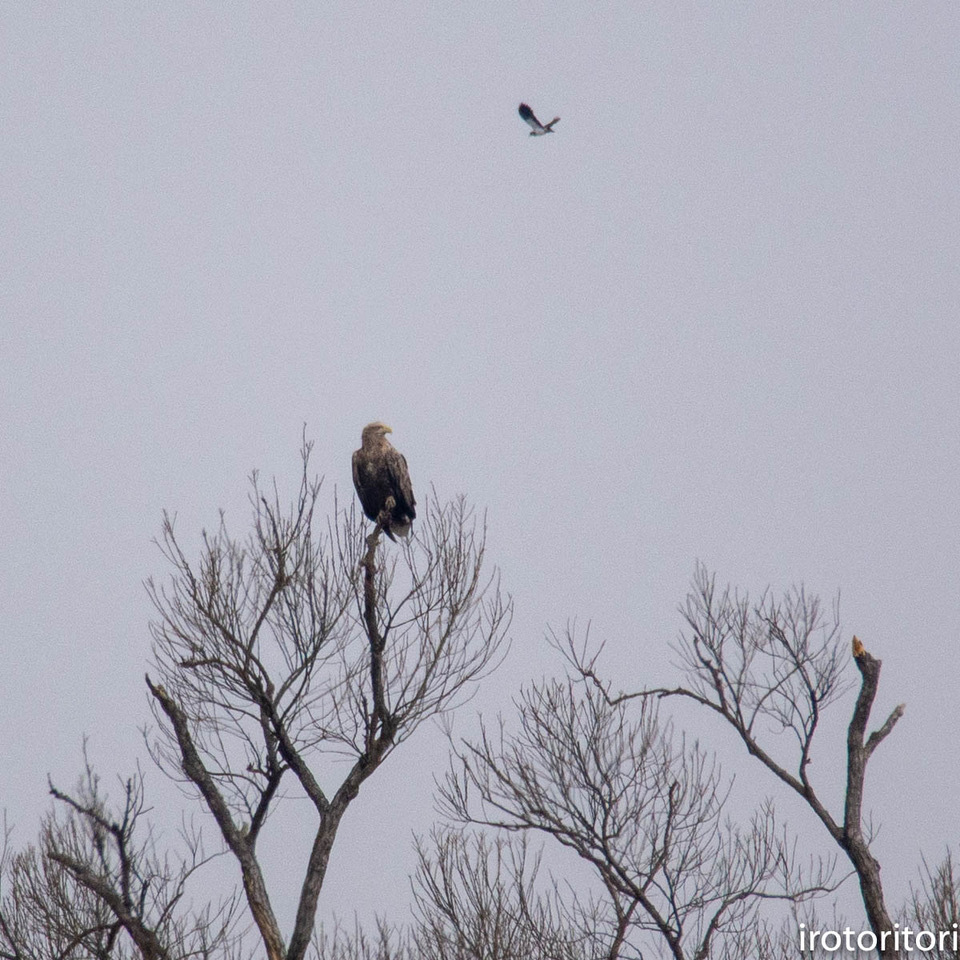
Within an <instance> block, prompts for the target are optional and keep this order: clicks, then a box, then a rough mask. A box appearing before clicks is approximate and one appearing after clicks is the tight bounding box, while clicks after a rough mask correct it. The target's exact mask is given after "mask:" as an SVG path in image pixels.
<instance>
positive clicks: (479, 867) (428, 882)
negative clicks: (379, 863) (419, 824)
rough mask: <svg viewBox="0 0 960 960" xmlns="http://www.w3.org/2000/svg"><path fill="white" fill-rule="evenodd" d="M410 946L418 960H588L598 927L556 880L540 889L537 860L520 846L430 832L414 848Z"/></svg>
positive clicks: (446, 831) (599, 931)
mask: <svg viewBox="0 0 960 960" xmlns="http://www.w3.org/2000/svg"><path fill="white" fill-rule="evenodd" d="M417 854H418V861H419V862H418V865H417V871H416V874H415V875H414V878H413V891H414V914H415V922H414V924H413V932H412V941H413V945H414V947H415V951H414V953H415V955H416V956H417V957H420V958H422V960H591V958H593V957H595V956H596V955H597V948H598V944H599V943H600V941H601V937H602V930H603V924H602V923H600V922H598V921H597V918H596V916H594V915H593V911H592V910H591V909H590V908H589V907H587V908H582V907H581V905H580V902H579V900H578V899H576V898H575V902H574V908H575V910H576V915H575V916H574V914H573V913H572V912H571V911H570V910H569V909H568V907H567V905H566V904H565V903H564V901H563V898H562V897H561V895H560V891H559V888H558V885H557V883H556V881H555V880H554V881H552V882H551V883H549V884H548V885H547V887H546V889H545V890H543V889H539V888H538V882H537V878H538V874H539V872H540V865H541V864H540V857H539V856H536V855H533V854H532V853H531V851H530V848H529V845H528V842H527V838H526V837H525V836H524V837H521V838H519V840H517V839H515V838H509V837H507V836H504V835H502V834H501V835H498V836H495V837H493V838H488V837H486V836H484V835H483V834H482V833H475V834H472V835H469V834H464V833H463V832H462V831H460V830H450V829H436V830H434V832H433V833H432V835H431V837H430V839H429V842H428V841H425V840H419V841H418V842H417Z"/></svg>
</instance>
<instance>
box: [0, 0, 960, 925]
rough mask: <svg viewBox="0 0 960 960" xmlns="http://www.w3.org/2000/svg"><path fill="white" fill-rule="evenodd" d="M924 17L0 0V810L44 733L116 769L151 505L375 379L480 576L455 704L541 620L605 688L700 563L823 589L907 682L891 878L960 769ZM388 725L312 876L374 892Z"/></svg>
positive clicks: (326, 436)
mask: <svg viewBox="0 0 960 960" xmlns="http://www.w3.org/2000/svg"><path fill="white" fill-rule="evenodd" d="M958 50H960V12H958V7H957V5H956V4H955V3H952V2H943V3H922V2H918V3H911V4H904V3H899V2H898V3H887V2H879V0H871V2H861V3H856V2H855V3H848V4H842V5H841V4H816V5H814V4H802V5H799V4H793V3H789V4H787V3H763V4H759V3H756V4H753V3H748V4H700V3H697V4H694V3H686V2H679V3H678V2H675V0H671V2H662V3H652V4H642V5H641V4H633V3H613V2H603V0H599V2H598V0H595V2H590V3H586V2H579V3H556V2H552V3H516V2H511V3H482V4H441V3H428V2H425V0H414V2H409V3H386V4H385V3H365V2H350V3H343V2H331V3H327V4H312V3H311V4H305V3H304V4H281V5H264V4H250V3H236V4H231V5H230V6H229V8H227V7H225V6H222V5H220V6H217V5H202V4H193V3H172V2H171V3H163V4H149V5H132V4H127V3H84V2H75V3H71V4H53V3H37V2H30V0H24V2H21V3H15V4H5V5H4V6H3V9H2V12H0V71H2V72H0V116H2V129H3V132H2V138H0V143H2V145H0V157H2V168H0V216H2V218H3V225H2V230H0V263H2V267H0V309H2V315H0V322H2V330H0V343H2V347H0V349H2V361H3V376H2V378H0V404H2V408H0V431H2V432H0V444H2V455H0V489H2V491H3V496H2V497H0V556H2V575H0V604H2V609H3V611H4V614H3V619H2V625H0V643H2V648H3V651H4V656H3V661H4V669H3V670H2V671H0V719H2V736H0V771H2V774H0V776H2V783H0V804H2V805H4V806H5V807H6V808H7V810H8V814H9V816H10V819H11V820H12V821H13V822H14V823H16V824H17V827H18V830H17V834H16V838H17V840H18V841H21V842H26V841H27V840H29V839H31V838H32V836H33V835H34V831H35V827H36V821H37V817H38V815H39V812H40V811H41V810H42V809H43V808H44V806H45V804H46V799H45V788H46V776H47V774H48V773H50V774H52V775H53V776H54V778H55V779H56V780H57V782H58V783H61V784H64V785H69V784H70V783H72V782H73V780H74V778H75V776H76V775H77V773H78V772H79V769H80V745H81V736H82V733H84V732H86V733H88V734H89V735H90V737H91V754H92V756H93V758H94V760H95V761H96V762H97V764H98V766H99V768H100V769H101V771H102V773H104V774H105V775H109V776H110V777H112V775H113V774H114V772H119V773H126V772H129V771H130V770H131V769H132V765H133V763H134V762H135V759H136V757H137V756H142V753H143V751H142V749H141V747H140V740H139V734H138V732H137V728H138V726H140V725H142V724H143V723H145V722H146V721H147V719H148V713H147V710H146V698H145V695H144V688H143V683H142V676H143V673H144V670H145V669H146V667H147V665H148V655H149V637H148V632H147V622H148V620H149V617H150V612H151V611H150V609H149V605H148V603H147V598H146V596H145V593H144V591H143V588H142V580H143V579H144V578H145V577H147V576H149V575H151V574H153V575H163V574H164V573H165V568H164V565H163V561H162V558H161V557H160V555H159V552H158V550H157V549H156V547H155V546H153V545H152V544H151V538H152V537H154V536H156V535H157V533H158V532H159V524H160V517H161V511H162V510H163V509H164V508H166V509H169V510H171V511H175V512H176V513H177V514H178V529H179V530H180V531H181V532H182V533H183V534H184V536H185V537H187V538H188V539H189V538H194V542H195V538H196V536H197V534H198V533H199V531H200V529H201V527H203V526H212V525H214V524H215V523H216V520H217V510H218V508H220V507H223V508H224V509H225V510H226V512H227V519H228V522H229V523H230V524H231V526H232V527H233V529H234V530H236V531H238V532H239V531H241V530H242V529H243V528H244V525H245V524H246V522H247V519H248V510H247V504H246V495H247V489H246V480H245V478H246V476H247V475H248V473H249V472H250V471H251V469H253V468H259V469H260V470H261V471H262V472H263V473H264V474H265V475H267V476H273V475H276V476H277V477H278V479H279V482H280V484H281V489H284V490H287V491H289V492H290V493H291V494H292V492H293V486H294V483H295V481H296V475H297V470H298V467H299V464H298V455H297V451H298V444H299V440H300V436H301V431H302V430H303V428H304V424H306V433H307V436H308V438H310V439H312V440H313V441H315V449H314V457H313V465H314V467H315V468H316V469H317V471H318V472H320V473H322V474H324V475H325V476H326V478H327V487H326V499H325V501H324V502H325V504H326V505H327V506H330V505H331V504H332V496H333V490H334V487H336V488H337V489H338V490H339V492H340V495H341V497H349V496H352V489H351V483H350V468H349V460H350V453H351V451H352V450H353V449H354V448H355V447H356V446H357V445H358V442H359V436H360V428H361V427H362V426H363V424H365V423H367V422H368V421H370V420H374V419H382V420H385V421H386V422H388V423H389V424H391V425H392V427H393V428H394V435H393V440H394V443H395V444H396V446H397V447H398V448H400V449H401V450H402V451H403V452H404V453H405V454H406V456H407V459H408V461H409V464H410V470H411V474H412V477H413V481H414V484H415V486H416V488H417V490H418V493H419V496H420V497H421V499H422V498H423V497H424V496H425V495H426V492H427V491H428V489H429V485H430V484H435V485H436V487H437V491H438V494H439V495H440V496H442V497H450V496H454V495H456V494H459V493H463V494H465V495H466V496H467V497H468V498H469V500H470V501H472V502H473V503H475V504H476V505H477V507H478V508H479V509H481V510H486V511H487V517H488V523H489V531H490V534H489V544H490V549H489V556H490V558H491V559H492V560H493V561H494V562H495V563H497V564H498V565H499V566H500V568H501V569H502V572H503V583H504V586H505V588H506V589H507V590H509V591H510V592H511V593H512V594H513V595H514V596H515V598H516V605H517V612H516V618H515V621H514V629H513V631H512V634H513V638H514V643H513V652H512V654H511V661H510V669H508V670H506V671H502V672H501V673H499V674H497V675H495V676H494V678H492V679H491V680H489V681H488V689H487V690H486V691H484V695H483V696H482V697H481V698H480V699H479V700H478V703H479V704H480V705H484V704H498V703H506V702H507V699H508V697H509V694H510V693H512V692H514V691H515V690H516V686H517V684H518V683H519V681H520V679H521V678H523V677H529V676H537V675H539V674H541V673H542V672H547V673H549V672H552V671H553V670H554V665H553V661H551V659H550V656H551V655H550V652H549V649H548V648H547V646H546V644H545V642H544V640H543V632H544V629H545V627H546V626H547V625H548V624H554V625H557V626H560V627H562V626H563V624H564V623H565V622H566V621H567V619H568V618H572V617H576V618H578V619H579V620H580V621H581V622H583V623H585V622H587V621H592V631H593V635H594V636H595V637H596V638H597V639H598V640H599V639H606V640H608V648H607V652H606V655H605V661H604V663H605V666H606V667H607V669H608V671H609V672H610V673H615V674H616V675H617V676H618V677H620V678H622V681H623V683H624V684H626V685H631V684H635V685H639V684H641V683H644V682H650V683H653V682H662V681H666V680H670V679H672V678H674V677H675V674H674V673H673V671H672V669H671V667H670V662H671V659H672V655H671V654H670V651H669V649H668V644H669V642H670V641H671V640H673V639H674V637H675V636H676V633H677V631H678V629H679V627H680V617H679V615H678V613H677V609H676V608H677V605H678V604H679V603H680V602H681V601H682V599H683V597H684V595H685V592H686V589H687V586H688V583H689V580H690V577H691V575H692V573H693V570H694V564H695V562H696V560H697V559H699V560H701V561H702V562H703V563H704V564H705V565H706V566H707V567H708V569H711V570H714V571H716V572H717V574H718V577H719V579H720V580H721V581H731V582H733V583H735V584H737V585H739V586H740V587H741V588H744V589H750V590H751V591H754V592H757V591H759V590H760V589H762V588H763V587H764V586H765V585H767V584H772V585H773V586H774V587H776V588H777V589H780V588H783V587H786V586H789V585H790V584H791V583H800V582H803V583H804V584H805V585H806V587H807V588H808V589H809V590H811V591H813V592H817V593H820V594H821V595H823V596H824V598H825V599H828V600H829V599H830V598H832V597H834V596H835V595H836V594H837V592H838V591H839V593H840V595H841V616H842V620H843V624H844V631H845V632H846V633H847V634H850V633H853V632H856V633H858V634H859V635H860V636H861V637H862V638H863V640H864V642H865V643H866V645H867V648H868V649H869V650H870V651H871V652H872V653H873V654H874V655H876V656H879V657H880V658H882V660H883V662H884V673H883V685H882V689H881V694H880V697H879V700H878V704H877V714H878V716H877V722H879V721H880V719H882V716H885V715H886V712H887V711H889V709H890V708H891V707H892V706H893V705H894V704H896V703H898V702H900V701H906V702H907V713H906V716H905V718H904V720H903V721H902V722H901V724H900V725H899V726H898V727H897V729H896V732H895V734H894V735H893V737H892V738H891V739H890V740H889V741H887V742H886V743H885V744H884V746H883V748H882V749H881V750H880V751H879V752H878V754H877V755H876V756H875V761H874V766H873V769H872V776H871V781H870V792H869V797H868V799H869V802H870V805H871V807H872V809H873V811H874V814H875V817H876V818H877V820H878V821H879V822H880V823H882V825H883V831H882V834H881V837H880V840H879V842H878V847H877V849H878V851H879V856H880V859H881V861H882V862H883V864H884V880H885V882H887V883H888V885H889V886H890V888H891V889H892V891H893V892H895V893H896V894H897V895H901V894H903V893H904V892H905V890H906V884H907V881H908V880H909V879H912V878H913V876H914V867H915V864H916V863H917V862H918V860H919V853H920V851H921V850H923V851H924V852H925V853H926V854H927V856H928V857H932V858H936V857H938V856H939V854H940V853H941V851H942V848H943V846H944V844H945V843H946V842H947V841H951V840H955V839H956V815H957V809H956V798H957V794H958V787H960V737H958V735H957V731H958V723H957V684H958V679H960V678H958V666H957V665H958V656H957V653H958V650H957V638H958V619H960V617H958V614H960V603H958V584H960V546H958V543H960V541H958V511H960V491H958V480H957V472H958V459H960V458H958V454H960V385H958V384H960V333H958V317H957V313H958V311H957V306H958V301H960V266H958V263H960V260H958V249H957V247H958V244H957V238H958V225H960V203H958V185H960V170H958V162H957V153H958V145H960V120H958V118H960V110H958V80H960V76H958ZM521 100H525V101H526V102H528V103H529V104H530V105H531V106H532V107H533V108H534V110H535V111H536V112H537V113H538V115H539V116H540V118H541V119H542V120H547V119H549V118H550V117H552V116H554V115H557V114H559V115H560V117H561V118H562V119H561V121H560V123H559V124H558V125H557V128H556V133H555V135H553V136H548V137H542V138H530V137H528V136H527V132H528V131H527V127H526V126H525V125H524V124H523V123H522V122H521V120H520V119H519V117H518V116H517V113H516V108H517V104H518V103H519V102H520V101H521ZM849 709H850V702H849V701H845V703H844V705H843V706H841V707H838V708H837V710H838V713H837V714H836V721H835V723H836V725H837V729H839V727H840V726H842V724H843V723H844V722H845V720H846V718H847V716H849ZM697 732H698V733H700V735H701V736H702V735H703V734H704V732H709V729H707V730H706V731H705V730H704V729H700V730H698V731H697ZM825 746H830V747H832V748H834V749H835V750H836V751H837V753H838V755H839V751H841V750H842V739H840V738H836V737H835V738H834V741H833V742H832V743H831V744H828V745H825ZM405 750H406V751H408V761H407V763H405V764H400V763H395V764H393V765H391V766H390V767H388V768H387V770H385V771H384V774H383V775H382V777H381V778H380V779H378V780H377V781H375V782H371V783H370V784H368V787H365V792H364V795H363V797H362V798H361V801H360V802H359V804H358V807H357V808H356V810H354V809H351V812H350V818H349V823H347V824H346V825H345V827H344V830H343V834H342V839H341V841H340V842H341V844H342V845H341V847H338V849H337V851H336V852H335V855H334V860H333V865H332V866H331V872H330V875H329V879H328V884H329V887H328V889H327V890H326V891H325V894H324V911H326V915H329V914H330V913H332V912H333V911H335V910H339V911H341V912H345V913H346V914H347V915H350V914H351V913H352V910H353V909H354V907H355V906H357V907H359V908H361V909H365V908H367V907H369V906H370V905H371V904H381V905H382V904H388V905H391V904H395V903H397V902H400V903H402V902H403V898H404V895H403V879H402V878H403V877H405V875H406V873H407V871H408V870H409V869H410V867H411V864H412V860H413V858H412V855H411V851H410V830H412V829H418V830H424V829H426V828H427V827H428V826H429V824H430V822H431V819H432V811H431V806H430V775H431V774H432V773H434V772H436V771H439V770H440V769H441V768H442V766H443V757H444V749H443V745H442V742H441V741H440V739H439V737H436V736H433V735H431V734H427V735H426V736H424V737H423V739H422V740H421V741H420V744H419V746H418V745H417V742H414V743H412V744H410V745H409V746H408V747H406V748H405ZM418 751H419V753H418ZM814 759H815V770H816V771H818V772H819V771H821V770H822V771H823V774H822V775H823V777H824V780H826V778H827V775H828V773H829V772H830V771H832V770H835V769H836V767H835V766H832V764H833V763H834V761H833V760H831V758H830V757H829V756H828V755H826V754H822V755H818V756H817V757H815V758H814ZM411 768H412V769H416V770H417V772H418V775H417V777H416V778H414V779H415V782H410V778H409V776H406V777H405V776H404V775H405V774H407V775H408V774H409V770H410V769H411ZM149 776H150V781H149V782H150V784H153V785H155V787H156V789H157V790H158V791H160V793H159V794H158V795H163V794H162V791H163V789H164V788H163V785H162V784H160V783H158V781H159V774H157V773H154V772H150V774H149ZM758 779H759V778H758ZM763 789H764V790H765V791H766V790H767V789H768V787H767V786H766V785H764V786H763ZM825 789H826V792H827V793H828V794H829V793H830V789H829V788H826V787H825ZM769 790H770V791H771V792H773V791H774V785H773V784H772V783H771V784H770V785H769ZM385 803H386V804H389V806H390V816H389V817H388V818H387V819H388V821H389V822H388V823H386V824H385V825H383V826H381V827H377V826H376V825H375V824H373V821H372V817H371V814H372V813H374V812H375V810H376V809H377V808H379V807H382V805H383V804H385ZM807 826H809V831H810V832H809V834H808V839H809V841H810V843H811V846H813V845H815V844H817V843H819V842H820V840H821V838H820V836H819V834H818V833H817V831H816V828H815V826H814V825H813V824H812V823H808V824H807ZM804 829H806V827H804ZM371 849H376V850H379V851H382V852H383V854H384V857H385V862H386V863H387V864H389V869H385V870H384V871H383V873H382V874H378V876H377V877H374V878H373V879H372V880H371V878H369V877H367V878H363V877H361V875H360V874H358V873H357V872H356V871H355V870H354V869H353V868H352V866H351V863H350V861H351V860H352V859H353V858H354V856H355V854H356V853H357V852H361V853H363V852H365V851H369V850H371ZM398 891H399V892H398ZM398 898H399V900H398ZM281 909H283V906H282V905H281Z"/></svg>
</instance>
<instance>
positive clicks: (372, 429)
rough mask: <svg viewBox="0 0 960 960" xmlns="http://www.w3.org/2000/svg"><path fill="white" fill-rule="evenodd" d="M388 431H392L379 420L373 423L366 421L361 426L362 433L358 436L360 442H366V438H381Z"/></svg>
mask: <svg viewBox="0 0 960 960" xmlns="http://www.w3.org/2000/svg"><path fill="white" fill-rule="evenodd" d="M388 433H393V430H391V429H390V427H388V426H387V425H386V424H385V423H381V422H380V421H379V420H376V421H374V422H373V423H368V424H367V425H366V426H365V427H364V428H363V433H362V434H361V436H360V439H361V440H362V442H364V443H366V442H367V441H368V440H382V439H383V438H384V437H386V435H387V434H388Z"/></svg>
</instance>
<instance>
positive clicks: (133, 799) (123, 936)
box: [0, 764, 239, 960]
mask: <svg viewBox="0 0 960 960" xmlns="http://www.w3.org/2000/svg"><path fill="white" fill-rule="evenodd" d="M122 786H123V801H122V803H121V805H120V807H119V808H118V809H117V810H115V811H114V810H112V809H111V808H110V805H109V802H108V798H107V797H106V796H105V794H104V792H103V789H102V787H101V784H100V781H99V778H98V777H97V776H96V774H95V773H94V772H93V770H92V768H91V767H90V765H89V764H87V766H86V770H85V773H84V776H83V778H82V779H81V781H80V783H79V785H78V787H77V789H76V791H75V792H74V793H73V794H68V793H64V792H62V791H60V790H58V789H57V788H56V787H53V786H51V788H50V793H51V795H52V796H53V797H54V798H55V800H56V801H57V807H55V808H54V810H52V811H51V812H50V813H49V814H47V815H46V817H45V818H44V821H43V825H42V829H41V835H40V844H39V846H38V847H33V846H31V847H28V848H27V849H26V850H24V851H22V852H20V853H18V854H16V855H15V856H11V857H8V858H5V862H3V863H0V957H4V958H7V960H27V958H31V960H33V958H37V960H39V958H61V957H69V956H81V957H93V958H97V960H107V958H120V957H128V956H140V957H143V958H150V960H173V958H185V957H198V958H201V957H204V958H205V957H213V956H216V957H218V958H229V957H231V956H238V955H239V953H238V949H239V935H238V932H237V925H236V919H237V913H238V910H237V908H238V903H237V901H236V899H235V898H233V897H226V898H224V899H222V900H221V901H219V902H218V901H216V900H211V899H209V898H207V897H205V898H204V901H203V902H202V903H201V905H200V906H199V907H198V908H195V907H194V904H193V902H192V900H191V898H189V897H188V896H187V893H188V886H189V884H190V881H191V878H193V876H194V875H195V873H196V872H197V871H198V869H199V868H200V867H201V866H203V864H204V863H206V862H207V859H208V858H207V857H206V856H205V855H204V853H203V846H202V843H201V841H200V837H199V835H198V834H197V833H196V832H193V831H184V832H183V835H182V840H183V841H184V845H185V848H186V853H185V856H184V857H179V858H177V857H172V856H170V855H169V854H167V855H164V856H161V855H160V854H158V852H157V848H156V844H155V842H154V837H153V835H152V833H151V831H150V830H149V829H144V826H143V817H144V814H145V812H146V811H145V807H144V793H143V778H142V777H141V776H140V774H137V775H136V776H134V777H131V778H130V779H128V780H126V781H125V782H123V784H122Z"/></svg>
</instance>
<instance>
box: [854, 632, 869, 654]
mask: <svg viewBox="0 0 960 960" xmlns="http://www.w3.org/2000/svg"><path fill="white" fill-rule="evenodd" d="M866 652H867V648H866V647H865V646H864V645H863V644H862V643H861V642H860V638H859V637H858V636H857V635H856V634H854V635H853V656H854V657H855V658H858V657H862V656H863V655H864V654H865V653H866Z"/></svg>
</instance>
